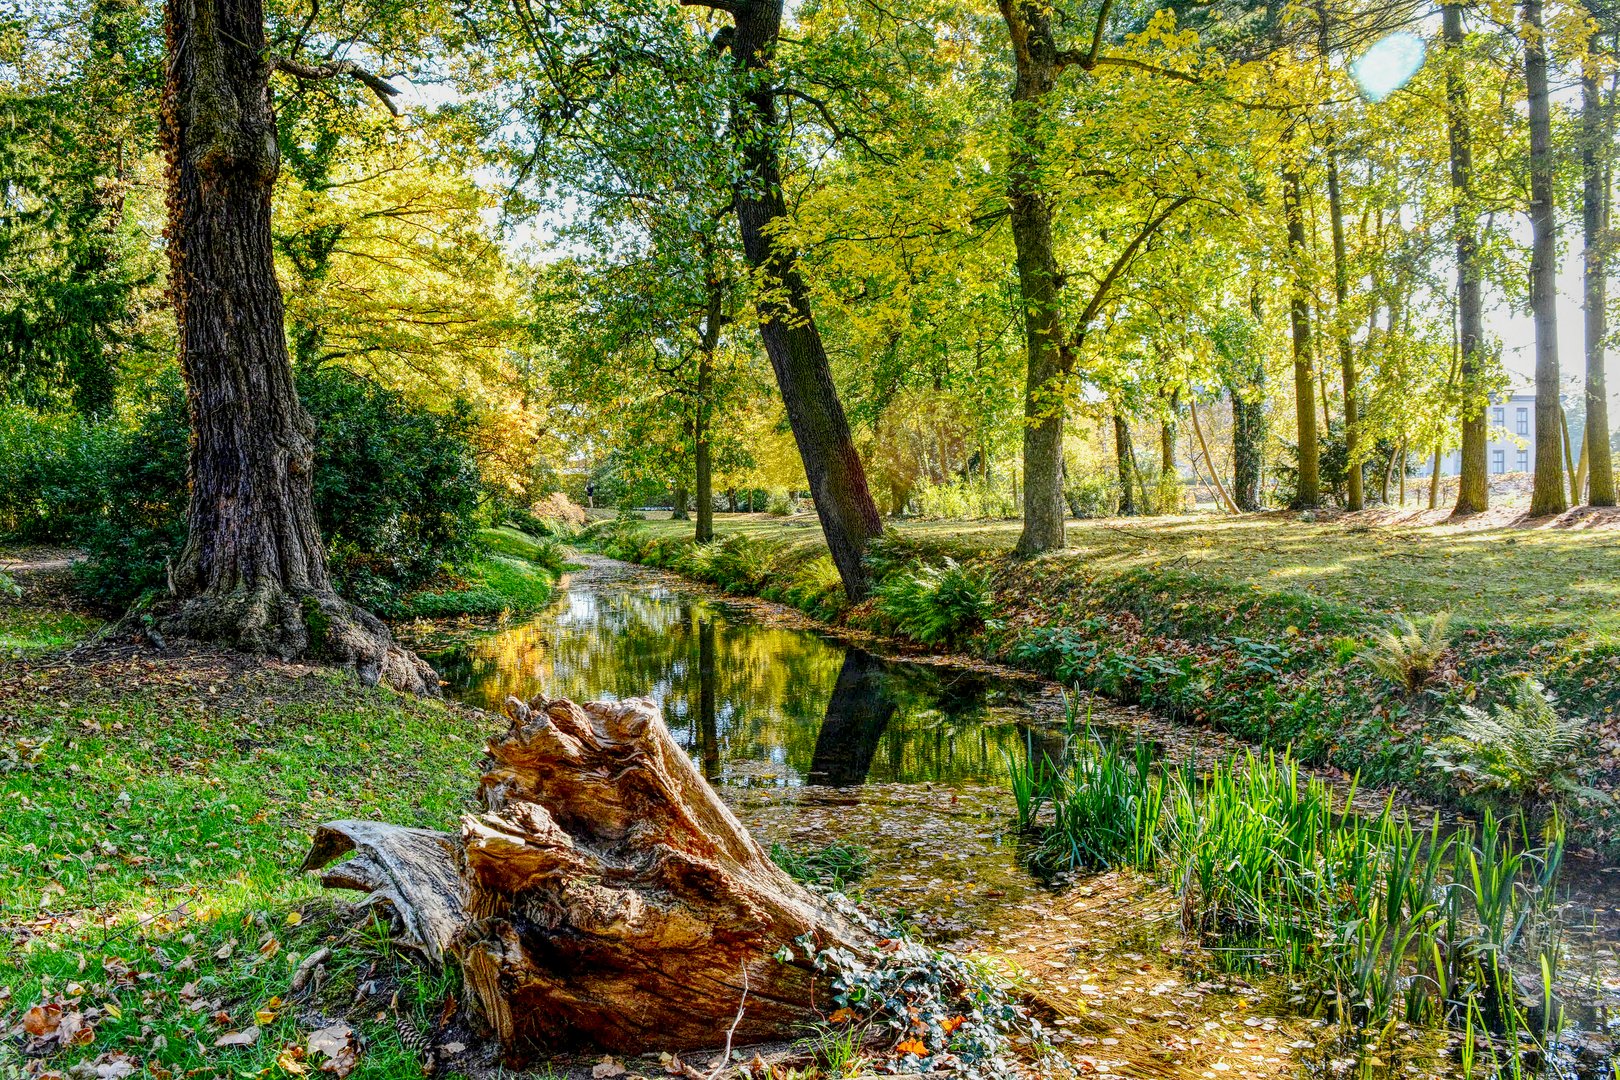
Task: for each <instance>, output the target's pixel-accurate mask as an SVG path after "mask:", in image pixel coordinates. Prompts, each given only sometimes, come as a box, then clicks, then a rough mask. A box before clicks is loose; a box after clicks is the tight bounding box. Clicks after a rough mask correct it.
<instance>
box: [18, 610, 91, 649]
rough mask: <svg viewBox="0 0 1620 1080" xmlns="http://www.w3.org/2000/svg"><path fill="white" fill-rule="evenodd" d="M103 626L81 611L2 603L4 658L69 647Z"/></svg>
mask: <svg viewBox="0 0 1620 1080" xmlns="http://www.w3.org/2000/svg"><path fill="white" fill-rule="evenodd" d="M99 625H101V620H99V619H96V618H92V617H91V616H89V615H83V614H80V613H79V612H77V611H63V610H60V609H57V608H42V607H33V606H25V605H19V604H7V603H0V657H7V656H19V655H22V654H25V653H34V652H49V651H51V650H53V649H65V648H67V647H68V646H69V645H73V644H75V643H76V642H79V641H81V640H83V639H84V638H85V637H86V636H88V635H89V634H90V633H91V632H92V631H93V630H95V628H96V627H97V626H99Z"/></svg>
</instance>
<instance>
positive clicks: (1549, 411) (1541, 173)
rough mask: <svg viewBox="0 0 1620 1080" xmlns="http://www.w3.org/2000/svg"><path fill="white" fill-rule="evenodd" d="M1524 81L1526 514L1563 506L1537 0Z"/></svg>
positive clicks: (1548, 116)
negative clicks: (1528, 333)
mask: <svg viewBox="0 0 1620 1080" xmlns="http://www.w3.org/2000/svg"><path fill="white" fill-rule="evenodd" d="M1523 12H1524V17H1523V26H1522V34H1523V37H1524V85H1525V94H1526V97H1527V98H1528V100H1529V105H1530V234H1531V238H1530V310H1531V312H1532V313H1533V314H1534V316H1535V325H1536V473H1535V480H1534V482H1533V484H1532V487H1531V492H1530V513H1531V515H1532V516H1535V517H1540V516H1542V515H1544V514H1561V513H1563V512H1564V511H1565V510H1567V509H1569V499H1568V492H1567V491H1566V489H1565V487H1564V464H1563V461H1562V451H1563V446H1562V440H1561V438H1560V436H1559V422H1560V421H1559V418H1560V416H1561V415H1562V413H1563V406H1562V405H1560V404H1559V401H1558V392H1559V385H1558V294H1557V273H1558V221H1557V217H1556V215H1555V212H1554V210H1555V208H1554V206H1553V152H1552V101H1551V97H1550V94H1549V91H1548V88H1547V33H1546V29H1545V28H1544V27H1543V26H1542V21H1541V0H1524V7H1523Z"/></svg>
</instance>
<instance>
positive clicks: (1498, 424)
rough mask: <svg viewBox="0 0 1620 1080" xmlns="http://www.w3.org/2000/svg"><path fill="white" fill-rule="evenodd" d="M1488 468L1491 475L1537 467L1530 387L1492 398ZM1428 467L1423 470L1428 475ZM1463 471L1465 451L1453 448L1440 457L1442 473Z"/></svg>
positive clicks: (1488, 420)
mask: <svg viewBox="0 0 1620 1080" xmlns="http://www.w3.org/2000/svg"><path fill="white" fill-rule="evenodd" d="M1485 437H1486V439H1487V440H1488V441H1487V442H1486V444H1485V472H1486V473H1487V474H1488V475H1490V476H1500V475H1502V474H1503V473H1510V472H1511V473H1527V472H1529V471H1530V470H1531V469H1532V468H1534V467H1535V454H1534V450H1535V445H1536V395H1535V394H1533V393H1530V392H1529V391H1519V390H1516V391H1513V392H1512V393H1508V394H1499V395H1496V396H1494V397H1492V398H1491V403H1490V406H1489V407H1488V408H1487V409H1486V410H1485ZM1429 472H1430V470H1429V469H1424V470H1423V475H1428V474H1429ZM1461 472H1462V453H1461V451H1458V450H1453V451H1451V452H1450V453H1448V454H1446V455H1445V456H1444V457H1442V458H1441V459H1440V475H1441V476H1456V475H1457V474H1459V473H1461Z"/></svg>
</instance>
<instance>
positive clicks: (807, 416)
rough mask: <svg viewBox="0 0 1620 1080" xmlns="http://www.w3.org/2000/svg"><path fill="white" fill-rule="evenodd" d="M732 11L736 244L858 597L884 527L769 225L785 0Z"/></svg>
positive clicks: (817, 338)
mask: <svg viewBox="0 0 1620 1080" xmlns="http://www.w3.org/2000/svg"><path fill="white" fill-rule="evenodd" d="M733 18H734V20H735V22H736V32H735V34H734V35H733V38H732V44H731V53H732V55H733V56H734V57H735V58H736V60H737V63H738V64H739V65H741V67H742V69H743V74H744V75H745V77H746V79H747V92H746V101H745V102H744V103H743V105H742V106H741V107H739V108H738V109H737V110H736V111H735V113H734V115H733V124H734V134H735V139H736V142H737V146H738V149H739V152H740V156H741V159H742V176H741V177H740V178H739V180H738V181H737V184H736V207H737V227H738V231H739V232H740V233H741V234H742V242H743V253H744V254H745V255H746V256H747V259H748V263H749V265H750V266H751V267H753V268H754V270H755V271H756V272H758V273H759V274H760V276H761V278H762V280H763V283H764V286H765V287H764V288H762V289H761V290H760V291H759V300H758V307H759V332H760V337H761V338H762V339H763V341H764V344H765V352H766V354H767V355H769V356H770V358H771V367H772V368H773V369H774V370H775V372H776V381H777V385H778V386H779V387H780V389H781V391H782V403H783V405H784V406H785V407H786V409H787V416H788V423H789V425H790V426H791V427H792V428H793V439H794V441H795V442H796V443H797V444H798V447H799V456H800V457H801V458H802V459H803V461H804V473H805V476H806V478H807V479H808V480H809V481H810V494H811V497H812V498H813V499H814V500H815V504H816V515H817V517H819V518H820V519H821V529H822V532H823V533H824V534H825V535H826V538H827V547H828V550H829V551H830V552H831V554H832V558H833V562H834V563H835V564H836V565H837V566H838V573H839V576H840V577H841V578H842V579H843V582H844V592H845V593H846V594H847V595H848V596H849V597H850V599H852V600H858V599H861V598H863V597H865V595H866V593H867V590H868V588H869V587H870V584H871V582H870V579H869V577H868V574H867V569H866V564H865V563H864V562H863V561H862V557H863V555H864V554H865V551H866V545H867V543H868V542H869V541H870V540H872V539H873V538H874V537H877V536H879V535H880V534H881V533H882V532H883V521H882V519H881V518H880V517H879V515H878V509H877V504H876V503H874V502H873V501H872V493H871V491H870V489H869V488H868V487H867V483H866V470H865V468H864V467H863V465H862V464H861V459H860V455H859V454H858V453H857V452H856V450H855V440H854V438H853V437H852V436H851V434H850V429H849V420H848V419H847V418H846V416H845V415H844V405H843V402H842V401H840V400H839V397H838V389H837V387H836V386H835V385H834V383H833V378H832V367H831V365H830V364H829V363H828V360H827V349H826V346H825V345H823V344H822V341H821V334H820V332H819V331H818V330H817V329H816V322H815V315H814V313H813V312H812V311H811V308H810V290H809V288H808V287H807V286H806V285H805V282H804V277H803V275H802V274H801V273H800V272H799V255H798V252H797V251H796V250H794V249H793V248H792V247H791V246H790V245H788V244H785V243H782V242H780V241H778V240H777V239H776V237H775V231H776V227H777V226H778V224H779V223H780V222H782V221H783V220H785V219H786V217H787V204H786V203H785V201H784V199H783V195H782V170H781V159H780V149H779V146H778V140H779V138H780V132H779V131H778V123H777V110H776V98H777V86H776V75H775V73H774V71H773V68H774V64H775V60H774V56H775V52H776V41H777V38H778V37H779V36H780V34H781V29H782V0H751V2H749V3H746V4H740V5H738V6H737V7H736V8H735V11H734V15H733Z"/></svg>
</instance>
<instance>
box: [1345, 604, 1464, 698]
mask: <svg viewBox="0 0 1620 1080" xmlns="http://www.w3.org/2000/svg"><path fill="white" fill-rule="evenodd" d="M1450 623H1451V616H1450V614H1448V613H1447V612H1444V611H1442V612H1441V613H1440V614H1438V615H1435V616H1434V617H1432V618H1431V619H1429V622H1428V626H1427V627H1424V626H1420V625H1419V624H1418V623H1417V622H1416V621H1414V620H1413V619H1412V618H1411V617H1409V616H1406V615H1397V616H1396V617H1395V625H1394V626H1393V627H1385V628H1382V629H1379V630H1375V631H1373V635H1372V637H1373V641H1372V644H1371V645H1369V646H1368V647H1367V648H1366V649H1365V650H1363V652H1362V653H1361V659H1362V662H1363V663H1365V664H1366V665H1367V666H1368V667H1369V668H1371V669H1372V670H1373V671H1374V672H1375V673H1377V674H1378V675H1380V676H1382V677H1383V678H1385V679H1387V680H1389V681H1390V682H1392V683H1394V684H1395V685H1396V686H1399V687H1401V688H1403V689H1404V690H1405V691H1406V692H1407V693H1408V694H1416V693H1417V692H1418V691H1419V690H1422V689H1423V688H1424V687H1425V686H1427V685H1428V684H1429V682H1430V681H1431V680H1432V679H1433V678H1434V676H1435V674H1436V673H1437V672H1438V671H1439V669H1440V661H1441V660H1442V659H1444V657H1445V654H1446V649H1447V648H1448V647H1449V644H1450V642H1449V639H1448V637H1447V629H1448V627H1449V626H1450Z"/></svg>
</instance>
